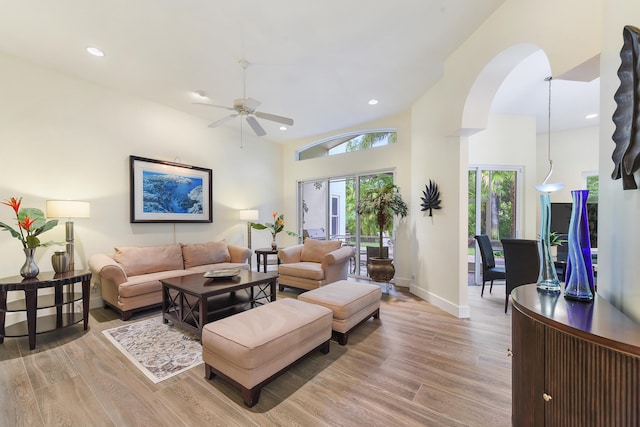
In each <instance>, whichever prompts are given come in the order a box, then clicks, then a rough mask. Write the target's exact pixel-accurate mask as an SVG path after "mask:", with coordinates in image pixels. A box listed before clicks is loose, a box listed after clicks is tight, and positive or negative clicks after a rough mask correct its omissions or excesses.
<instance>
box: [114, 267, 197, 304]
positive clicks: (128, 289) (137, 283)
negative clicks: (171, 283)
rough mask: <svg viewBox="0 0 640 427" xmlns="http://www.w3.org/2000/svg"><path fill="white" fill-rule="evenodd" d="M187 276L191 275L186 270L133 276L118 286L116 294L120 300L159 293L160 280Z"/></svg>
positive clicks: (160, 288)
mask: <svg viewBox="0 0 640 427" xmlns="http://www.w3.org/2000/svg"><path fill="white" fill-rule="evenodd" d="M189 274H193V273H192V272H191V271H187V270H167V271H158V272H156V273H149V274H141V275H139V276H133V277H130V278H129V280H128V281H126V282H124V283H121V284H120V285H119V286H118V294H119V295H120V297H122V298H132V297H135V296H138V295H143V294H148V293H154V292H160V291H161V290H162V283H160V280H163V279H169V278H172V277H179V276H187V275H189Z"/></svg>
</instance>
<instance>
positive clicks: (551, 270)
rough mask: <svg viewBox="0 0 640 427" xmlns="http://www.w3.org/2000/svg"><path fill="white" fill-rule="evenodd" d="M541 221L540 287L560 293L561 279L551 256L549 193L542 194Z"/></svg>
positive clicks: (539, 244)
mask: <svg viewBox="0 0 640 427" xmlns="http://www.w3.org/2000/svg"><path fill="white" fill-rule="evenodd" d="M540 203H541V209H542V211H541V213H542V217H541V221H540V241H539V242H538V251H539V255H540V270H539V273H538V289H540V290H542V291H545V292H553V293H560V292H561V288H560V281H559V280H558V273H557V272H556V266H555V264H554V263H553V258H552V257H551V245H550V244H549V240H550V232H551V230H550V228H551V200H550V197H549V193H542V194H541V195H540Z"/></svg>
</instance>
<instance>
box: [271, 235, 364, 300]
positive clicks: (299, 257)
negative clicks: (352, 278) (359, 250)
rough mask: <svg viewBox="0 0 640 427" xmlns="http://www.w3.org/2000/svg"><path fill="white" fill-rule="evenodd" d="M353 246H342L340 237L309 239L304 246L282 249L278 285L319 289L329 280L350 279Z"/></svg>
mask: <svg viewBox="0 0 640 427" xmlns="http://www.w3.org/2000/svg"><path fill="white" fill-rule="evenodd" d="M353 251H354V249H353V248H352V247H351V246H342V242H341V241H339V240H315V239H310V238H307V239H305V240H304V243H303V244H301V245H295V246H290V247H288V248H284V249H280V250H279V251H278V258H279V259H280V265H278V284H279V286H280V290H282V289H283V287H284V286H291V287H294V288H301V289H307V290H311V289H316V288H319V287H320V286H324V285H326V284H327V283H333V282H336V281H338V280H344V279H346V278H347V274H348V269H349V259H350V258H351V257H352V256H353Z"/></svg>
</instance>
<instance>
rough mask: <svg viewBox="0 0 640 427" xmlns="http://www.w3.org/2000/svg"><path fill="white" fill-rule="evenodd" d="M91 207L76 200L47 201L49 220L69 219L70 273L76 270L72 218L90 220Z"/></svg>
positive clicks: (68, 248) (67, 225)
mask: <svg viewBox="0 0 640 427" xmlns="http://www.w3.org/2000/svg"><path fill="white" fill-rule="evenodd" d="M90 214H91V205H90V204H89V202H81V201H76V200H47V217H48V218H67V222H66V223H65V227H66V228H65V232H66V233H65V234H66V240H67V253H68V254H69V271H73V270H74V269H75V261H74V243H73V222H72V221H71V218H89V217H90Z"/></svg>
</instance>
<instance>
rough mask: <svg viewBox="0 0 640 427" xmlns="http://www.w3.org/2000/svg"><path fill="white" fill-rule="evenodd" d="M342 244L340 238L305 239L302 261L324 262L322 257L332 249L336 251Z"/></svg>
mask: <svg viewBox="0 0 640 427" xmlns="http://www.w3.org/2000/svg"><path fill="white" fill-rule="evenodd" d="M340 246H342V242H341V241H340V240H316V239H309V238H307V239H305V240H304V245H303V246H302V252H301V254H300V261H303V262H322V258H324V256H325V255H326V254H328V253H329V252H331V251H335V250H336V249H339V248H340Z"/></svg>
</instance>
